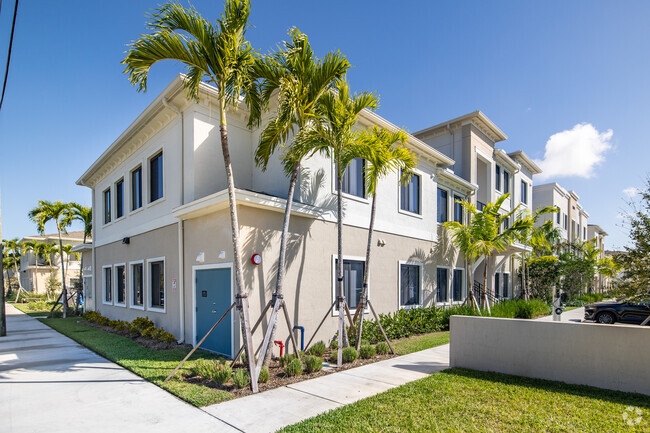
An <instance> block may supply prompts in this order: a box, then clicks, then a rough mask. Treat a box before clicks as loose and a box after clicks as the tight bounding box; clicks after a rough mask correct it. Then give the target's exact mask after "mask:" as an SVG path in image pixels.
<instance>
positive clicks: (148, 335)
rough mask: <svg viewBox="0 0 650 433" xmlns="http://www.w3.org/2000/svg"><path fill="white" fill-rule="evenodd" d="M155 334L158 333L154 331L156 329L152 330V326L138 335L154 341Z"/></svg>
mask: <svg viewBox="0 0 650 433" xmlns="http://www.w3.org/2000/svg"><path fill="white" fill-rule="evenodd" d="M157 334H158V332H157V331H156V328H154V327H153V326H151V327H149V328H147V329H143V330H142V332H141V333H140V335H142V336H143V337H144V338H149V339H152V340H154V339H155V338H156V335H157Z"/></svg>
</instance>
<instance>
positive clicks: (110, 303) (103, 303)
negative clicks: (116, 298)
mask: <svg viewBox="0 0 650 433" xmlns="http://www.w3.org/2000/svg"><path fill="white" fill-rule="evenodd" d="M102 305H110V306H111V307H112V306H113V301H110V302H109V301H102Z"/></svg>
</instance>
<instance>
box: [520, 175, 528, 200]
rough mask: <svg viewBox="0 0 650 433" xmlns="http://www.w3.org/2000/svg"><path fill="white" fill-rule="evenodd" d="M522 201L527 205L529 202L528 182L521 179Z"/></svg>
mask: <svg viewBox="0 0 650 433" xmlns="http://www.w3.org/2000/svg"><path fill="white" fill-rule="evenodd" d="M521 202H522V203H523V204H525V205H527V204H528V182H526V181H525V180H522V181H521Z"/></svg>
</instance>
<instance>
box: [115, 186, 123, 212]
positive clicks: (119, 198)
mask: <svg viewBox="0 0 650 433" xmlns="http://www.w3.org/2000/svg"><path fill="white" fill-rule="evenodd" d="M123 216H124V178H121V179H120V180H118V181H117V182H115V219H116V220H117V219H120V218H122V217H123Z"/></svg>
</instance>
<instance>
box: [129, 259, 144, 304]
mask: <svg viewBox="0 0 650 433" xmlns="http://www.w3.org/2000/svg"><path fill="white" fill-rule="evenodd" d="M136 268H138V269H139V272H138V271H136ZM130 271H131V274H130V275H131V278H130V281H131V306H132V307H135V308H138V309H144V282H145V281H144V280H145V278H144V263H143V262H137V263H131V264H130ZM138 282H139V283H140V287H139V288H137V289H136V283H138ZM138 295H139V298H138Z"/></svg>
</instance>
